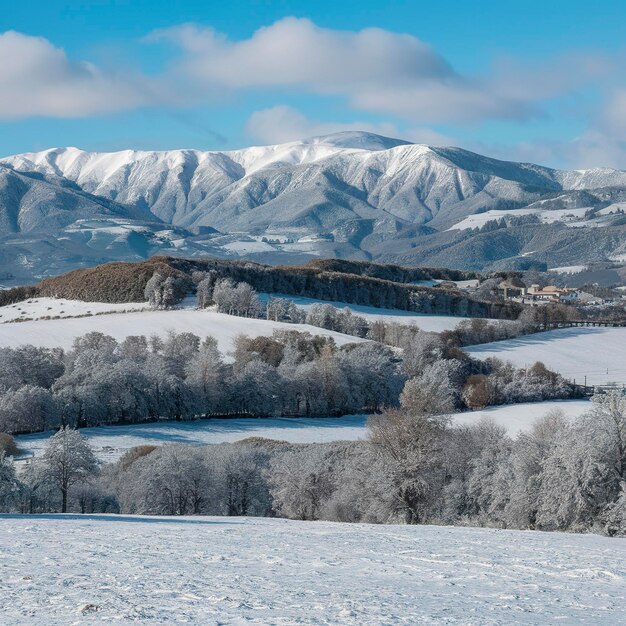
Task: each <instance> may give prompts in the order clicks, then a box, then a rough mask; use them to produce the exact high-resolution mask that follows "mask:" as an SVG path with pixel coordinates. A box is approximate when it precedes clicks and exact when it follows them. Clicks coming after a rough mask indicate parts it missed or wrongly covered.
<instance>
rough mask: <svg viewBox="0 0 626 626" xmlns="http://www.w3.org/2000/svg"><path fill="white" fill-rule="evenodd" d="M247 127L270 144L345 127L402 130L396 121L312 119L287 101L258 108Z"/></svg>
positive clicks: (395, 133)
mask: <svg viewBox="0 0 626 626" xmlns="http://www.w3.org/2000/svg"><path fill="white" fill-rule="evenodd" d="M245 130H246V133H247V134H248V135H249V136H250V137H252V138H253V139H254V140H256V141H260V142H262V143H268V144H272V143H285V142H288V141H295V140H297V139H303V138H306V137H315V136H317V135H328V134H330V133H336V132H339V131H344V130H362V131H366V132H371V133H376V134H378V135H386V136H391V137H397V136H398V134H399V133H398V130H397V128H396V127H395V126H394V125H393V124H385V123H383V124H370V123H367V122H351V123H348V124H345V123H341V122H319V121H315V120H311V119H309V118H307V117H306V116H305V115H303V114H302V113H301V112H300V111H298V110H297V109H294V108H292V107H289V106H286V105H278V106H275V107H271V108H269V109H263V110H261V111H255V112H254V113H253V114H252V115H251V116H250V118H249V119H248V121H247V123H246V128H245Z"/></svg>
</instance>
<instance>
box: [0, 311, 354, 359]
mask: <svg viewBox="0 0 626 626" xmlns="http://www.w3.org/2000/svg"><path fill="white" fill-rule="evenodd" d="M82 304H83V305H89V304H90V303H82ZM129 306H130V305H129ZM87 308H89V307H88V306H87ZM274 330H300V331H306V332H310V333H311V334H313V335H324V336H329V337H332V338H333V339H334V340H335V342H336V343H337V345H340V346H341V345H344V344H346V343H352V342H360V341H363V339H359V338H357V337H352V336H350V335H344V334H342V333H337V332H334V331H331V330H325V329H322V328H317V327H315V326H309V325H307V324H286V323H283V322H271V321H267V320H260V319H250V318H245V317H235V316H233V315H226V314H225V313H217V312H215V311H209V310H206V309H205V310H196V309H189V308H183V309H175V310H171V311H138V312H132V313H112V314H109V315H94V316H91V317H80V318H74V319H71V318H70V319H58V320H42V319H40V320H33V321H29V322H21V323H9V324H0V347H11V348H14V347H17V346H20V345H24V344H32V345H35V346H42V347H46V348H55V347H61V348H65V349H68V348H71V347H72V343H73V342H74V339H75V338H76V337H80V336H81V335H84V334H86V333H90V332H100V333H104V334H105V335H110V336H111V337H113V338H115V339H117V340H118V341H122V340H124V339H125V338H126V337H129V336H131V335H146V336H148V337H149V336H150V335H159V336H165V335H167V333H168V332H169V331H175V332H177V333H183V332H189V333H194V334H196V335H198V336H199V337H202V338H203V337H207V336H211V337H215V338H216V339H217V342H218V345H219V348H220V350H221V351H222V352H227V351H229V350H230V349H231V348H232V345H233V340H234V339H235V337H236V336H237V335H248V336H250V337H258V336H270V335H271V334H272V333H273V332H274Z"/></svg>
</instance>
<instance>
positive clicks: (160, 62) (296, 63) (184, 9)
mask: <svg viewBox="0 0 626 626" xmlns="http://www.w3.org/2000/svg"><path fill="white" fill-rule="evenodd" d="M625 24H626V3H623V2H603V3H600V4H599V5H596V6H595V7H592V6H591V5H590V4H589V3H588V2H579V1H576V0H570V1H569V2H565V1H562V0H552V1H550V2H546V1H545V0H544V1H543V2H538V1H535V0H531V1H525V2H509V3H503V2H501V1H500V2H492V1H490V0H489V1H481V2H474V3H469V2H461V1H449V2H445V1H442V2H437V3H435V2H417V1H413V2H409V1H399V0H395V1H394V0H387V1H385V2H380V1H379V2H372V1H369V0H361V1H360V2H352V1H344V2H336V1H335V2H329V1H326V0H318V1H317V2H292V1H287V0H285V1H282V2H261V1H251V0H248V1H243V0H233V1H231V2H228V3H224V2H219V3H218V2H206V1H205V2H202V1H195V2H192V1H185V0H178V1H177V2H172V1H171V0H170V1H169V2H166V1H162V0H151V1H147V0H134V1H133V0H127V1H121V0H120V1H104V0H82V1H78V0H74V1H73V2H55V1H54V0H48V1H47V2H44V1H39V0H30V1H28V2H21V3H11V5H6V6H4V7H3V10H2V12H0V32H1V33H3V34H2V35H0V93H2V95H3V97H2V99H1V101H0V153H2V154H11V153H16V152H23V151H30V150H40V149H45V148H48V147H51V146H60V145H76V146H79V147H81V148H84V149H90V150H118V149H125V148H135V149H170V148H180V147H191V148H199V149H229V148H236V147H241V146H246V145H251V144H262V143H274V142H280V141H288V140H292V139H296V138H298V137H303V136H307V135H312V134H323V133H325V132H332V131H335V130H342V129H355V128H363V129H365V130H371V131H373V132H380V133H382V134H389V135H395V136H400V137H403V138H406V139H409V140H412V141H421V142H425V143H433V144H453V145H460V146H463V147H466V148H468V149H472V150H476V151H479V152H483V153H487V154H491V155H494V156H498V157H501V158H511V159H518V160H532V161H537V162H541V163H546V164H552V165H560V166H570V167H593V166H613V167H621V168H626V76H625V75H624V72H623V71H622V67H623V65H624V64H623V61H624V54H625V52H626V50H625V44H624V42H625V41H626V38H624V34H625V31H626V26H625Z"/></svg>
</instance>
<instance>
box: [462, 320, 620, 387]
mask: <svg viewBox="0 0 626 626" xmlns="http://www.w3.org/2000/svg"><path fill="white" fill-rule="evenodd" d="M465 350H466V351H467V352H469V353H470V354H471V355H472V356H474V357H477V358H488V357H497V358H499V359H503V360H505V361H511V362H512V363H513V364H514V365H516V366H517V367H525V366H529V365H532V364H533V363H535V362H536V361H541V362H542V363H543V364H544V365H546V366H547V367H548V368H549V369H552V370H554V371H557V372H559V373H560V374H562V375H563V376H565V377H566V378H569V379H570V380H575V381H576V382H577V383H579V384H583V383H584V382H585V376H586V377H587V384H588V385H603V384H606V383H611V382H617V383H620V384H626V328H594V327H591V328H561V329H558V330H551V331H548V332H545V333H537V334H534V335H527V336H524V337H518V338H517V339H508V340H506V341H497V342H493V343H486V344H483V345H480V346H471V347H469V348H465Z"/></svg>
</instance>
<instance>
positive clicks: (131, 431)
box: [16, 400, 591, 462]
mask: <svg viewBox="0 0 626 626" xmlns="http://www.w3.org/2000/svg"><path fill="white" fill-rule="evenodd" d="M590 407H591V403H590V402H589V401H588V400H566V401H555V402H529V403H527V404H513V405H506V406H494V407H490V408H488V409H483V410H482V411H470V412H467V413H456V414H454V415H453V416H452V423H453V424H476V423H478V422H479V421H480V420H481V419H482V418H489V419H492V420H493V421H494V422H495V423H496V424H500V425H501V426H504V427H505V428H506V429H507V432H508V433H509V434H510V435H512V436H515V435H516V434H517V433H518V432H519V431H526V430H528V429H529V428H530V427H531V426H532V425H533V424H534V423H535V422H536V421H537V419H538V418H540V417H543V416H544V415H545V414H546V413H548V412H549V411H552V410H554V409H560V410H561V411H562V412H563V414H564V415H565V416H566V417H570V418H573V417H578V416H579V415H581V414H582V413H584V412H585V411H587V410H589V408H590ZM366 424H367V416H366V415H344V416H343V417H315V418H313V417H306V418H305V417H303V418H294V417H272V418H261V419H253V418H248V419H246V418H242V419H210V420H197V421H192V422H175V421H163V422H156V423H148V424H131V425H128V426H101V427H98V428H83V429H82V430H81V433H82V435H83V436H84V437H86V438H87V440H88V441H89V443H90V444H91V445H92V446H93V447H94V450H95V452H96V454H97V456H98V458H99V459H100V460H101V461H104V462H113V461H116V460H117V459H118V458H119V457H120V456H121V455H122V454H124V452H126V451H127V450H128V449H129V448H132V447H134V446H140V445H157V446H158V445H163V444H165V443H186V444H192V445H202V444H211V443H226V442H234V441H241V440H242V439H246V438H248V437H265V438H267V439H278V440H281V441H289V442H290V443H320V442H326V441H356V440H358V439H365V438H366V437H367V425H366ZM51 434H52V433H50V432H45V433H35V434H33V435H20V436H18V437H16V440H17V444H18V446H19V447H20V449H21V450H23V452H24V453H25V455H24V456H25V457H26V458H28V457H30V455H34V456H40V455H41V454H42V453H43V450H44V448H45V446H46V443H47V441H48V439H49V437H50V436H51Z"/></svg>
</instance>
